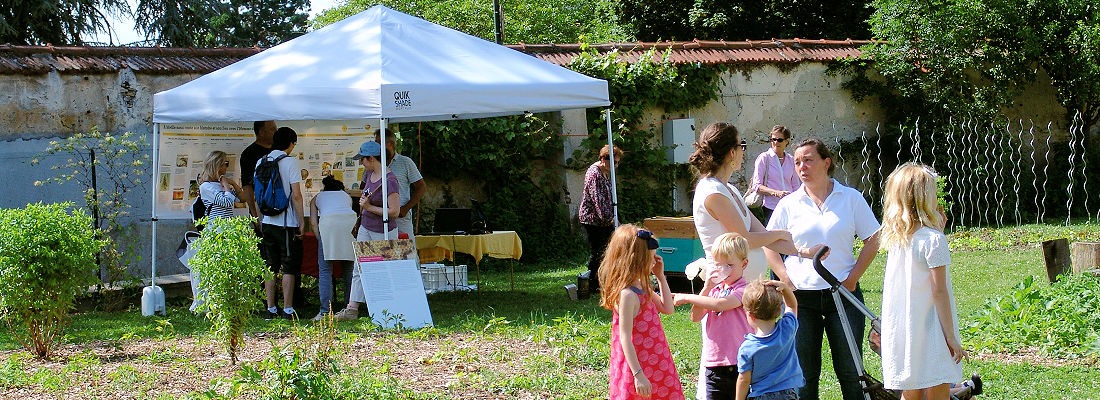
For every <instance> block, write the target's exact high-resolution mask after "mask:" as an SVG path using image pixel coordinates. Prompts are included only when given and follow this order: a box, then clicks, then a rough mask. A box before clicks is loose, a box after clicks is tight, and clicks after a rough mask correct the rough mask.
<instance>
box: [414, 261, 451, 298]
mask: <svg viewBox="0 0 1100 400" xmlns="http://www.w3.org/2000/svg"><path fill="white" fill-rule="evenodd" d="M443 271H444V268H443V265H441V264H424V265H421V266H420V278H421V279H423V280H424V291H425V292H427V293H432V292H437V291H439V290H441V289H443V287H444V286H446V284H447V281H446V279H444V278H443Z"/></svg>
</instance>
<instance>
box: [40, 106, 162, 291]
mask: <svg viewBox="0 0 1100 400" xmlns="http://www.w3.org/2000/svg"><path fill="white" fill-rule="evenodd" d="M148 148H149V146H148V144H147V143H146V141H145V137H144V136H139V135H137V134H134V133H132V132H126V133H122V134H117V135H116V134H112V133H110V132H100V131H99V129H98V128H94V127H93V128H92V130H91V131H90V132H88V133H76V134H73V135H72V136H69V137H67V138H65V139H63V140H54V141H50V144H49V146H47V147H46V150H45V152H44V153H43V154H42V156H46V155H50V156H56V155H62V156H65V161H64V162H62V163H59V164H57V165H53V166H51V167H50V169H52V170H54V171H57V173H58V175H57V176H55V177H52V178H49V179H46V180H43V181H36V182H35V183H34V184H35V186H41V185H43V184H46V183H56V184H61V185H64V184H68V183H69V182H76V183H77V184H79V185H80V187H81V188H82V192H83V193H84V206H85V207H87V210H88V212H90V213H92V216H93V217H95V218H96V219H97V220H96V221H94V223H95V227H96V228H99V229H100V234H101V235H102V236H101V237H104V238H108V237H113V238H116V240H115V241H109V242H107V245H106V246H103V247H102V248H101V249H100V255H99V259H98V260H97V263H98V264H99V265H100V266H101V268H102V271H101V272H100V274H101V276H100V284H101V287H102V286H103V285H105V284H110V283H121V284H126V283H127V282H135V283H134V284H136V282H140V281H138V280H136V279H131V277H130V276H128V275H129V274H128V273H127V266H128V265H129V264H130V263H132V262H135V261H137V260H139V259H140V256H139V255H138V252H137V248H136V247H135V245H136V243H135V241H132V240H117V239H118V238H126V237H130V236H134V235H135V229H136V227H135V226H128V227H124V226H122V218H124V217H125V216H126V215H128V214H129V209H130V207H131V205H130V203H128V202H127V201H126V197H127V194H128V193H129V192H130V191H132V190H135V189H138V188H139V187H141V186H142V184H143V182H142V178H143V177H145V176H147V170H146V169H147V168H148V166H147V161H148V160H149V153H148ZM42 156H39V157H36V158H35V159H33V160H32V161H31V163H32V164H34V165H37V164H39V163H40V162H41V160H40V159H41V157H42ZM96 178H98V180H97V179H96ZM119 244H124V245H125V247H122V248H120V247H119ZM112 293H114V294H117V295H114V296H113V297H112V296H107V297H103V298H102V303H101V305H104V306H105V308H106V309H108V310H115V311H117V310H119V309H120V308H121V307H126V306H129V304H130V303H129V300H128V299H126V298H125V297H124V296H121V295H120V294H121V291H101V292H100V294H101V295H107V294H112Z"/></svg>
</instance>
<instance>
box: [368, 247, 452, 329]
mask: <svg viewBox="0 0 1100 400" xmlns="http://www.w3.org/2000/svg"><path fill="white" fill-rule="evenodd" d="M353 247H354V248H355V258H356V265H355V267H356V268H361V270H360V273H359V281H360V282H361V283H362V284H363V291H364V292H365V293H366V297H367V309H368V310H370V318H371V320H372V321H373V322H374V323H375V324H376V325H378V326H381V327H382V328H383V329H393V328H411V329H417V328H423V327H425V326H432V325H433V322H432V312H431V310H430V309H429V308H428V295H427V294H425V293H424V281H423V280H422V278H421V277H420V268H419V267H418V266H417V264H416V261H415V260H411V259H408V257H411V256H412V254H413V253H412V252H413V251H415V249H416V248H415V246H414V245H413V242H412V240H408V239H394V240H375V241H369V242H355V243H354V246H353Z"/></svg>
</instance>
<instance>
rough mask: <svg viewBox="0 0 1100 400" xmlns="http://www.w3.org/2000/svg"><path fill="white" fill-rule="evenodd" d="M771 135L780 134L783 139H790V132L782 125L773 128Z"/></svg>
mask: <svg viewBox="0 0 1100 400" xmlns="http://www.w3.org/2000/svg"><path fill="white" fill-rule="evenodd" d="M771 133H782V134H783V138H784V139H790V138H791V130H790V129H787V127H785V126H783V125H776V126H773V127H772V131H771Z"/></svg>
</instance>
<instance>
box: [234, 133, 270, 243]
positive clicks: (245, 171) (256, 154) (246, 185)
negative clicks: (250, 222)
mask: <svg viewBox="0 0 1100 400" xmlns="http://www.w3.org/2000/svg"><path fill="white" fill-rule="evenodd" d="M275 129H276V127H275V121H256V122H254V123H252V130H253V131H254V132H256V141H254V142H252V144H250V145H248V147H246V148H245V149H244V151H242V152H241V160H240V161H241V188H242V189H243V190H242V192H243V193H242V196H241V199H242V200H244V202H245V203H247V204H248V213H249V214H251V215H252V218H256V221H259V218H260V209H259V208H258V207H256V198H255V196H254V194H253V192H252V178H253V176H254V175H255V172H256V162H257V161H259V160H260V158H262V157H263V156H266V155H267V153H270V152H271V144H272V143H273V141H274V137H275ZM258 226H259V225H257V227H258Z"/></svg>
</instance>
